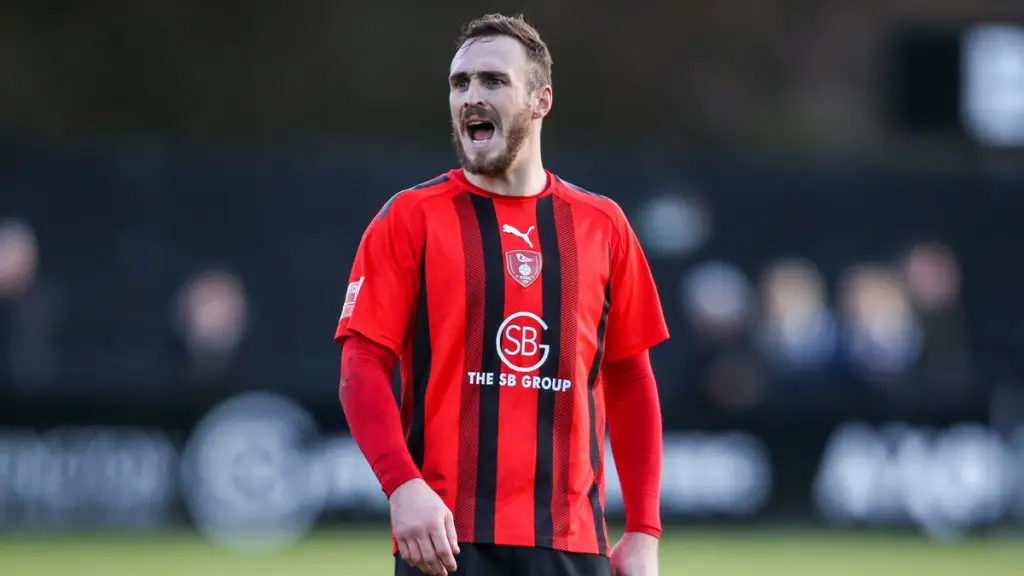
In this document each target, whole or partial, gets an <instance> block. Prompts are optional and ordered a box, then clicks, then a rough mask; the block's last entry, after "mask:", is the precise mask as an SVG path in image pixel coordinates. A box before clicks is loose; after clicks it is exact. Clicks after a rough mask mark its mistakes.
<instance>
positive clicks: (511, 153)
mask: <svg viewBox="0 0 1024 576" xmlns="http://www.w3.org/2000/svg"><path fill="white" fill-rule="evenodd" d="M530 120H531V118H530V109H529V108H524V109H523V110H522V111H520V112H519V113H518V114H516V115H515V117H513V118H512V121H511V122H510V123H509V125H508V130H507V131H506V132H505V148H504V149H502V150H499V151H498V153H497V155H495V156H494V157H490V158H488V157H485V156H484V155H482V154H481V155H480V156H478V157H476V158H473V157H471V156H470V155H469V153H468V152H467V151H466V147H465V146H464V145H463V143H462V129H461V122H460V123H459V124H454V123H453V125H452V144H453V145H454V146H455V154H456V155H457V156H458V157H459V166H461V167H462V169H463V170H465V171H466V172H471V173H473V174H479V175H480V176H487V177H491V178H493V177H496V176H501V175H503V174H504V173H505V172H507V171H508V169H509V168H510V167H511V166H512V162H514V161H515V159H516V156H518V155H519V151H520V150H522V148H523V145H524V144H525V143H526V138H527V137H528V136H529V134H530ZM494 124H495V129H497V126H498V124H497V123H494Z"/></svg>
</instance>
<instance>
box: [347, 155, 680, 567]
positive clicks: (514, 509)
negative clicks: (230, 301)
mask: <svg viewBox="0 0 1024 576" xmlns="http://www.w3.org/2000/svg"><path fill="white" fill-rule="evenodd" d="M353 333H359V334H362V335H364V336H366V337H367V338H370V339H371V340H373V341H375V342H377V343H379V344H382V345H384V346H386V347H388V348H390V349H391V350H392V352H394V353H395V354H396V355H397V356H398V357H399V358H400V359H401V374H402V394H401V416H402V418H401V419H402V425H403V430H404V432H405V435H406V439H407V444H408V447H409V450H410V452H411V454H412V456H413V460H414V462H415V463H416V465H417V466H418V467H419V469H420V470H421V472H422V474H423V478H424V479H425V480H426V482H427V483H428V484H429V485H430V486H431V487H432V488H433V489H434V490H435V491H436V492H437V493H438V494H439V495H440V496H441V498H442V499H443V500H444V501H445V503H446V504H447V505H448V506H449V508H450V509H451V510H452V511H453V513H454V516H455V524H456V530H457V532H458V534H459V539H460V540H461V541H464V542H474V543H491V544H498V545H509V546H542V547H550V548H555V549H558V550H564V551H568V552H577V553H592V554H607V553H608V548H609V547H608V534H607V526H606V524H605V520H604V502H605V499H604V437H605V405H604V393H603V389H602V379H601V372H600V366H601V362H602V361H603V360H606V361H614V360H619V359H624V358H628V357H631V356H633V355H635V354H638V353H640V352H643V351H644V350H647V349H649V348H651V347H652V346H654V345H656V344H658V343H659V342H661V341H663V340H665V339H666V338H668V329H667V328H666V325H665V321H664V318H663V315H662V310H661V304H660V301H659V298H658V293H657V289H656V287H655V284H654V281H653V278H652V277H651V273H650V269H649V267H648V265H647V261H646V258H645V257H644V254H643V251H642V249H641V247H640V244H639V242H638V241H637V239H636V236H635V234H634V233H633V230H632V228H631V227H630V225H629V222H628V221H627V219H626V217H625V215H624V214H623V212H622V210H621V209H620V208H619V206H618V205H617V204H616V203H615V202H613V201H612V200H610V199H608V198H606V197H603V196H599V195H596V194H592V193H589V192H586V191H583V190H581V189H579V188H577V187H575V186H573V185H571V184H568V183H566V182H565V181H563V180H560V179H559V178H558V177H557V176H555V175H554V174H551V173H549V174H548V185H547V187H546V188H545V190H544V191H543V192H542V193H541V194H539V195H536V196H531V197H526V198H521V197H508V196H500V195H495V194H492V193H489V192H487V191H484V190H481V189H479V188H477V187H475V186H473V185H472V184H470V183H469V182H468V181H467V180H466V179H465V177H464V176H463V174H462V172H461V171H460V170H453V171H451V172H448V173H447V174H445V175H443V176H440V177H438V178H436V179H434V180H431V181H429V182H426V183H424V184H421V185H419V186H416V187H414V188H412V189H409V190H406V191H403V192H400V193H398V194H396V195H395V196H394V197H392V198H391V199H390V200H389V201H388V202H387V204H385V206H384V207H383V208H382V209H381V211H380V212H379V213H378V214H377V216H376V217H375V218H374V220H373V221H372V222H371V224H370V225H369V226H368V227H367V229H366V231H365V233H364V235H363V238H362V241H361V243H360V247H359V251H358V253H357V255H356V258H355V263H354V264H353V267H352V273H351V277H350V283H349V287H348V293H347V296H346V299H345V305H344V307H343V310H342V314H341V319H340V321H339V323H338V328H337V332H336V339H337V340H338V341H339V342H341V341H342V340H343V339H344V338H345V337H346V336H349V335H351V334H353Z"/></svg>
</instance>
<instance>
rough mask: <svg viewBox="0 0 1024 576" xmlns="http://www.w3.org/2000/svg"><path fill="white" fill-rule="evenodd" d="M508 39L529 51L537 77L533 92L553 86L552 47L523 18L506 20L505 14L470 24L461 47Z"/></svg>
mask: <svg viewBox="0 0 1024 576" xmlns="http://www.w3.org/2000/svg"><path fill="white" fill-rule="evenodd" d="M495 36H508V37H509V38H514V39H516V40H518V41H519V43H520V44H522V45H523V48H525V49H526V57H527V59H528V60H529V61H530V64H531V67H532V68H533V73H532V74H531V77H530V80H531V82H532V83H533V86H531V87H530V89H531V90H533V89H537V88H540V87H541V86H545V85H547V84H551V52H549V51H548V45H547V44H545V43H544V41H543V40H541V38H540V33H539V32H537V29H536V28H534V27H533V26H531V25H530V24H529V23H528V22H527V21H526V20H525V19H524V18H523V16H522V15H521V14H517V15H515V16H505V15H504V14H487V15H486V16H481V17H479V18H477V19H475V20H472V21H470V22H469V23H467V24H466V25H465V26H463V27H462V35H461V36H459V46H460V47H461V46H463V45H465V43H466V42H469V41H470V40H474V39H476V38H493V37H495Z"/></svg>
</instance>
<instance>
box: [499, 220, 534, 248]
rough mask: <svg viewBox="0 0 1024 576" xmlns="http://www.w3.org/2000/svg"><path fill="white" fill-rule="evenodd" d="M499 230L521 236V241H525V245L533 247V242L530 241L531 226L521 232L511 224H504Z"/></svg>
mask: <svg viewBox="0 0 1024 576" xmlns="http://www.w3.org/2000/svg"><path fill="white" fill-rule="evenodd" d="M501 231H502V232H506V233H508V234H511V235H513V236H518V237H520V238H522V239H523V241H525V242H526V245H527V246H529V247H530V248H533V242H532V241H530V232H533V226H530V227H529V228H527V229H526V233H523V232H520V231H519V230H518V229H517V228H516V227H515V226H512V225H511V224H505V225H503V226H502V227H501Z"/></svg>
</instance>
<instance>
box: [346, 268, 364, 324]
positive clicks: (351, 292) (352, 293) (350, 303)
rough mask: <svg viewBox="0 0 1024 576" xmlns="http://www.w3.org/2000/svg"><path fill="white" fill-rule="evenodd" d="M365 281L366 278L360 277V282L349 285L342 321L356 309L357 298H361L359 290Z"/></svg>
mask: <svg viewBox="0 0 1024 576" xmlns="http://www.w3.org/2000/svg"><path fill="white" fill-rule="evenodd" d="M364 279H365V276H360V277H359V280H357V281H355V282H352V283H351V284H349V285H348V290H347V291H346V292H345V305H344V306H342V308H341V320H344V319H345V318H348V317H349V316H351V315H352V310H353V309H354V308H355V307H356V297H358V296H359V289H360V288H362V287H363V280H364Z"/></svg>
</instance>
